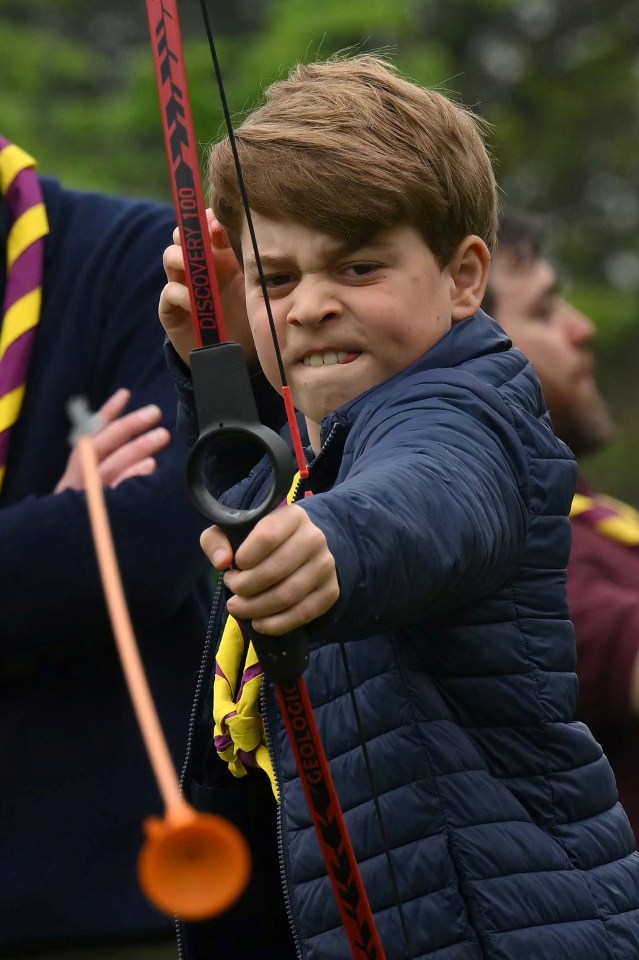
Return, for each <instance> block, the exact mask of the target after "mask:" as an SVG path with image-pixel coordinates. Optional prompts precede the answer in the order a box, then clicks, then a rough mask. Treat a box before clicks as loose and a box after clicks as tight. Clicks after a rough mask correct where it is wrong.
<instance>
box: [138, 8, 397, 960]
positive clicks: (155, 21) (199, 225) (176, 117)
mask: <svg viewBox="0 0 639 960" xmlns="http://www.w3.org/2000/svg"><path fill="white" fill-rule="evenodd" d="M146 4H147V13H148V17H149V26H150V31H151V41H152V46H153V54H154V60H155V66H156V77H157V84H158V92H159V97H160V105H161V111H162V121H163V126H164V137H165V144H166V150H167V156H168V160H169V167H170V171H171V179H172V185H173V195H174V200H175V206H176V210H177V215H178V221H179V225H180V233H181V239H182V246H183V250H184V256H185V263H186V276H187V285H188V287H189V294H190V300H191V307H192V312H193V319H194V324H195V328H196V336H197V342H198V344H201V345H203V346H202V347H201V348H200V349H196V350H194V351H193V353H192V354H191V370H192V377H193V389H194V393H195V402H196V410H197V415H198V423H199V428H200V436H199V438H198V440H197V442H196V444H195V445H194V447H193V449H192V451H191V454H190V456H189V461H188V466H187V479H188V484H189V488H190V491H191V495H192V497H193V499H194V502H195V504H196V506H197V507H198V508H199V510H200V511H201V512H202V513H203V514H204V515H205V516H206V517H208V518H209V519H211V520H213V521H214V522H215V523H216V524H218V525H219V526H220V527H221V528H222V530H223V531H224V532H225V534H226V535H227V537H228V538H229V541H230V543H231V546H232V548H233V550H234V551H236V550H237V548H238V547H239V545H240V544H241V543H242V542H243V540H244V539H245V537H246V536H247V535H248V534H249V533H250V531H251V530H252V529H253V527H254V526H255V524H256V523H257V522H258V521H259V520H260V519H261V518H262V517H264V516H265V515H266V514H267V513H269V512H270V511H271V510H272V509H273V508H274V507H276V506H278V505H279V504H280V503H281V502H282V501H283V500H284V499H285V497H286V493H287V491H288V489H289V488H290V485H291V481H292V478H293V472H294V467H293V463H292V459H291V455H290V451H289V450H288V447H287V445H286V444H285V442H284V441H283V440H282V438H281V437H280V436H279V435H278V434H276V433H275V432H274V431H272V430H270V429H268V428H267V427H266V426H264V425H263V424H262V423H260V421H259V418H258V415H257V410H256V406H255V400H254V398H253V394H252V390H251V386H250V381H249V376H248V372H247V369H246V365H245V363H244V360H243V356H242V353H241V348H240V347H239V346H238V344H235V343H229V342H228V341H226V340H225V331H224V326H223V323H222V320H221V309H220V297H219V292H218V291H217V283H216V279H215V270H214V266H213V257H212V253H211V250H210V244H209V239H208V236H209V235H208V225H207V223H206V216H205V212H204V201H203V194H202V189H201V185H200V182H199V174H198V170H199V163H198V156H197V149H196V146H195V135H194V129H193V121H192V117H191V110H190V105H189V98H188V89H187V82H186V72H185V68H184V56H183V51H182V41H181V35H180V28H179V21H178V13H177V3H176V0H146ZM201 6H202V12H203V15H204V19H205V24H206V29H207V34H208V39H209V45H210V47H211V54H212V56H213V62H214V67H215V73H216V78H217V81H218V88H219V93H220V97H221V100H222V106H223V109H224V115H225V119H226V123H227V130H228V135H229V140H230V143H231V147H232V150H233V155H234V158H235V161H236V170H237V175H238V182H239V186H240V192H241V194H242V201H243V204H244V212H245V215H246V218H247V225H248V227H249V232H250V235H251V239H252V242H253V246H254V251H255V257H256V262H257V264H258V272H259V275H260V283H261V284H262V291H263V294H264V302H265V305H266V309H267V313H268V318H269V324H270V327H271V332H272V335H273V343H274V348H275V351H276V355H277V359H278V365H279V369H280V376H281V378H282V393H283V396H284V401H285V406H286V411H287V418H288V422H289V425H290V429H291V435H292V437H293V442H294V446H295V449H296V453H297V459H298V464H299V467H300V473H301V475H302V476H303V477H304V476H306V475H307V469H306V463H305V460H304V455H303V450H302V445H301V441H300V438H299V429H298V425H297V420H296V416H295V412H294V410H293V405H292V402H291V398H290V392H289V388H288V386H287V384H286V379H285V372H284V367H283V363H282V360H281V355H280V352H279V345H278V343H277V336H276V333H275V327H274V324H273V320H272V315H271V311H270V305H269V300H268V291H267V290H266V286H265V282H264V278H263V273H262V268H261V260H260V257H259V251H258V249H257V242H256V239H255V233H254V230H253V223H252V219H251V212H250V208H249V204H248V199H247V194H246V189H245V186H244V181H243V178H242V170H241V165H240V164H239V157H238V155H237V148H236V143H235V138H234V132H233V127H232V124H231V122H230V115H229V112H228V107H227V105H226V96H225V93H224V86H223V83H222V78H221V73H220V69H219V62H218V60H217V54H216V52H215V45H214V43H213V37H212V34H211V30H210V26H209V22H208V17H207V15H206V9H205V7H204V5H203V4H201ZM192 200H195V202H196V204H197V210H196V209H194V208H193V207H192V205H191V204H192ZM191 231H194V232H191ZM203 263H206V269H207V270H208V272H209V276H208V284H207V283H206V282H205V281H204V280H203V279H202V272H201V270H202V264H203ZM200 284H201V288H200V287H199V286H198V285H200ZM200 290H201V291H206V292H205V293H200ZM211 305H212V309H211ZM247 449H248V450H249V452H250V453H251V455H253V454H255V460H258V459H260V458H261V457H262V456H264V454H266V455H268V457H269V459H270V462H271V467H272V476H273V480H272V485H271V488H270V490H269V492H268V493H267V495H266V497H265V499H264V501H263V502H262V503H260V504H259V505H258V506H257V507H253V508H251V509H249V510H237V509H233V508H231V507H227V506H225V505H224V504H223V503H221V502H220V501H219V500H218V499H217V498H216V497H215V496H214V495H213V492H212V491H211V489H210V487H209V485H208V483H207V464H208V462H209V460H210V458H211V457H212V456H213V457H216V458H220V457H227V458H228V459H232V456H233V454H235V455H236V456H237V455H238V454H242V456H237V459H238V460H241V462H246V458H245V456H244V455H245V454H246V452H247ZM238 479H240V478H239V477H238ZM248 630H249V635H250V638H251V640H252V641H253V644H254V647H255V650H256V652H257V655H258V657H259V660H260V663H261V664H262V668H263V670H264V675H265V678H266V679H267V680H268V681H270V682H272V683H274V684H275V686H276V690H277V696H278V700H279V704H280V708H281V711H282V715H283V718H284V722H285V724H286V728H287V731H288V735H289V737H290V740H291V744H292V748H293V753H294V756H295V760H296V764H297V769H298V773H299V775H300V777H301V780H302V783H303V786H304V790H305V794H306V798H307V801H308V803H309V808H310V811H311V815H312V818H313V822H314V825H315V829H316V831H317V836H318V839H319V843H320V847H321V849H322V854H323V856H324V860H325V862H326V867H327V871H328V874H329V876H330V879H331V883H332V886H333V890H334V893H335V896H336V899H337V903H338V907H339V910H340V915H341V918H342V922H343V924H344V928H345V930H346V933H347V936H348V939H349V942H350V946H351V951H352V954H353V957H354V958H355V960H384V949H383V946H382V943H381V940H380V938H379V934H378V932H377V928H376V926H375V921H374V919H373V914H372V911H371V908H370V905H369V902H368V898H367V895H366V891H365V889H364V886H363V883H362V879H361V876H360V872H359V868H358V865H357V861H356V859H355V855H354V852H353V848H352V845H351V842H350V838H349V836H348V831H347V829H346V825H345V823H344V817H343V814H342V811H341V809H340V805H339V801H338V798H337V793H336V791H335V786H334V784H333V780H332V777H331V773H330V768H329V765H328V761H327V759H326V755H325V752H324V749H323V746H322V743H321V740H320V736H319V732H318V729H317V725H316V722H315V718H314V715H313V709H312V706H311V702H310V698H309V696H308V692H307V689H306V685H305V683H304V680H303V679H302V677H301V673H302V672H303V670H304V668H305V667H306V664H307V661H308V642H307V640H306V638H305V636H304V634H303V633H301V632H299V631H297V632H295V633H292V634H289V635H287V636H285V637H268V636H264V635H262V634H258V633H256V632H255V631H253V630H252V628H251V627H250V625H249V627H248Z"/></svg>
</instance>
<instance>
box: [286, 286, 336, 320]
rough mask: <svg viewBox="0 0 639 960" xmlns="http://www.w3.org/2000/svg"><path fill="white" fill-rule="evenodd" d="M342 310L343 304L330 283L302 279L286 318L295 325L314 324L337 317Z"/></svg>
mask: <svg viewBox="0 0 639 960" xmlns="http://www.w3.org/2000/svg"><path fill="white" fill-rule="evenodd" d="M341 312H342V311H341V304H340V302H339V300H338V299H337V298H336V297H335V295H334V293H333V292H332V290H331V288H330V286H329V285H328V284H325V283H322V282H321V281H311V280H309V281H306V282H305V281H304V280H302V281H301V282H300V283H298V285H297V287H296V288H295V293H294V296H293V300H292V303H291V305H290V308H289V311H288V314H287V316H286V320H287V322H288V323H290V324H292V325H293V326H313V325H318V324H321V323H324V322H325V321H326V320H333V319H336V318H337V317H339V315H340V314H341Z"/></svg>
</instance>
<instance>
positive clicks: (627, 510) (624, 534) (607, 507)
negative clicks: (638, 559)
mask: <svg viewBox="0 0 639 960" xmlns="http://www.w3.org/2000/svg"><path fill="white" fill-rule="evenodd" d="M577 517H578V518H579V519H580V520H583V521H585V522H586V523H589V524H590V526H592V527H594V529H595V530H597V531H598V533H601V534H602V536H604V537H608V539H609V540H615V541H616V542H617V543H622V544H624V546H626V547H637V546H639V512H637V510H635V509H634V507H631V506H629V505H628V504H627V503H622V501H621V500H615V499H613V497H607V496H604V495H603V494H596V495H593V496H586V495H585V494H583V493H576V494H575V496H574V499H573V501H572V507H571V508H570V519H571V520H574V519H575V518H577Z"/></svg>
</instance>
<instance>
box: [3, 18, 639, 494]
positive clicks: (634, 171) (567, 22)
mask: <svg viewBox="0 0 639 960" xmlns="http://www.w3.org/2000/svg"><path fill="white" fill-rule="evenodd" d="M0 6H1V9H2V18H1V19H0V49H2V51H3V55H2V58H0V83H1V84H2V90H3V97H2V103H1V105H0V130H1V131H2V132H3V133H4V134H5V135H6V136H8V137H10V138H12V139H14V140H16V141H17V142H19V143H21V144H22V145H23V146H24V147H25V148H26V149H28V150H30V151H31V152H33V153H34V154H35V155H36V156H37V157H38V158H39V160H40V166H41V169H43V170H45V171H46V170H48V171H51V172H54V173H55V174H56V175H59V176H60V177H61V178H62V179H64V180H65V182H67V183H68V184H70V185H76V186H80V187H95V188H102V189H110V190H115V191H118V192H125V193H133V194H145V195H150V196H157V197H163V198H168V196H169V184H168V176H167V172H166V160H165V157H164V150H163V142H162V130H161V121H160V113H159V108H158V102H157V93H156V88H155V79H154V72H153V63H152V57H151V52H150V46H149V40H148V26H147V20H146V12H145V7H144V3H143V2H142V0H137V2H136V3H133V4H132V3H130V2H129V0H111V2H110V3H109V4H108V5H105V4H100V5H96V4H87V3H86V0H56V2H55V3H51V0H20V2H18V0H0ZM208 9H209V12H210V16H211V18H212V20H213V24H214V30H215V33H216V38H217V42H218V48H219V54H220V57H221V60H222V67H223V71H224V74H225V81H226V86H227V92H228V96H229V101H230V103H231V108H232V110H233V111H234V112H235V113H236V114H237V115H238V116H241V114H242V112H243V111H244V110H246V109H247V108H249V107H251V106H252V105H253V104H254V103H255V102H256V101H257V100H258V99H259V95H260V92H261V90H262V89H263V86H264V85H265V84H266V83H268V82H270V81H271V80H273V79H276V78H277V77H278V76H280V75H281V74H282V73H283V72H284V71H286V70H287V68H288V67H289V65H290V64H291V63H293V62H295V61H298V60H304V61H308V60H311V59H315V58H317V57H318V56H327V55H329V54H331V53H333V52H335V51H336V50H339V49H343V48H346V47H350V46H355V47H356V48H358V49H361V50H379V49H383V50H387V51H388V52H389V53H390V54H391V55H392V56H393V57H394V58H395V59H396V61H397V63H398V65H399V66H400V67H401V69H402V70H404V71H405V72H406V73H407V74H408V75H409V76H411V77H412V78H413V79H415V80H417V81H418V82H420V83H424V84H427V85H432V86H438V87H440V88H441V89H443V90H445V91H446V92H448V93H450V94H452V95H453V96H455V97H458V98H459V99H460V100H462V101H463V102H464V103H467V104H469V105H470V106H472V107H473V109H475V110H476V111H477V112H478V113H480V114H482V115H483V116H485V117H486V118H487V119H488V120H490V122H491V123H492V124H493V134H492V150H493V154H494V157H495V161H496V169H497V175H498V180H499V182H500V187H501V192H502V202H503V206H504V207H506V208H518V209H522V210H527V211H531V210H534V211H535V213H537V214H541V215H543V216H545V217H546V218H548V219H549V221H550V230H549V234H550V236H551V237H552V239H553V253H554V255H555V257H556V259H557V260H558V262H559V263H560V264H561V266H562V269H563V273H564V278H565V282H566V284H567V286H568V288H569V292H570V294H571V296H574V298H575V299H576V301H577V302H578V303H579V304H580V305H581V306H582V308H583V309H585V310H586V311H587V312H588V313H590V314H591V315H592V316H593V318H594V319H595V320H596V321H597V323H598V326H599V329H600V333H601V339H602V341H603V342H604V343H605V344H606V358H607V360H606V362H607V363H608V364H609V365H614V367H615V369H616V370H617V371H621V370H622V369H626V368H627V364H623V363H621V362H620V361H621V359H625V358H626V356H627V353H628V349H629V344H633V343H634V342H636V339H637V338H639V229H638V228H639V166H638V165H637V163H636V159H635V157H636V152H637V150H636V145H637V133H638V130H637V119H638V115H639V57H638V56H637V51H638V41H639V5H637V4H636V3H635V2H633V0H606V2H604V0H578V2H576V3H573V4H566V3H564V2H562V0H394V2H392V3H391V2H389V0H348V2H344V0H323V2H322V3H317V2H313V0H236V2H235V3H233V4H223V3H221V2H219V0H217V2H213V0H209V2H208ZM180 16H181V21H182V31H183V34H184V37H185V41H186V58H187V70H188V75H189V80H190V88H191V98H192V101H193V107H194V114H195V121H196V130H197V133H198V136H199V138H200V140H201V141H202V143H203V144H205V143H206V142H208V141H210V140H211V139H215V138H216V137H217V136H218V134H219V132H220V130H221V121H222V117H221V113H220V109H219V105H218V97H217V92H216V90H215V84H214V81H213V74H212V67H211V63H210V57H209V53H208V48H207V45H206V42H205V40H204V31H203V26H202V23H201V19H200V12H199V5H198V4H197V3H196V2H195V0H181V2H180ZM616 351H623V358H621V357H618V356H617V353H616ZM628 376H629V377H630V378H633V373H632V372H631V371H629V372H628ZM619 383H620V381H619V378H617V377H612V378H611V384H612V389H613V391H614V389H615V385H616V384H619ZM626 399H627V398H626ZM627 435H628V436H629V435H630V432H629V430H628V429H627ZM619 449H621V453H619V452H618V450H617V448H615V449H614V450H611V452H610V453H609V454H606V456H609V457H612V458H613V459H614V457H617V464H616V466H614V467H613V468H611V469H613V470H617V469H618V466H619V462H620V461H621V460H622V459H623V458H624V457H626V455H627V457H630V456H631V455H632V457H633V462H634V464H635V466H634V467H633V469H634V471H635V477H638V476H639V450H637V449H636V448H634V449H633V448H632V445H629V444H628V442H627V441H626V442H625V444H622V446H621V448H619ZM601 463H602V466H601V469H608V467H607V466H606V463H607V461H606V460H605V457H604V458H603V460H601ZM633 482H634V484H635V488H636V489H637V490H638V491H639V482H637V480H635V481H633ZM638 498H639V493H638V495H637V497H635V498H634V500H635V502H636V501H637V499H638ZM631 499H632V498H631Z"/></svg>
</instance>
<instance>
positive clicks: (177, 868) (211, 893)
mask: <svg viewBox="0 0 639 960" xmlns="http://www.w3.org/2000/svg"><path fill="white" fill-rule="evenodd" d="M144 828H145V831H146V834H147V839H146V842H145V844H144V847H143V848H142V852H141V854H140V860H139V863H138V876H139V879H140V886H141V887H142V890H143V891H144V894H145V895H146V897H147V898H148V899H149V900H150V901H151V903H152V904H153V905H154V906H156V907H157V908H158V909H159V910H162V911H163V912H164V913H168V914H169V915H170V916H178V917H180V918H181V919H183V920H204V919H206V918H207V917H213V916H215V915H216V914H219V913H223V912H224V911H225V910H228V908H229V907H231V906H232V905H233V904H234V903H235V901H236V900H237V899H238V897H240V895H241V894H242V893H243V892H244V890H245V889H246V886H247V884H248V881H249V877H250V873H251V855H250V852H249V848H248V844H247V842H246V840H245V839H244V837H243V836H242V834H241V833H240V831H239V830H238V829H237V827H235V826H234V825H233V824H232V823H229V821H228V820H224V819H223V818H222V817H218V816H214V815H213V814H210V813H197V812H196V811H195V810H193V808H192V807H190V806H189V805H188V804H183V805H182V804H181V805H180V807H179V808H177V809H176V810H174V811H170V812H167V814H166V816H165V817H164V819H160V818H159V817H149V818H148V819H147V820H146V821H145V823H144Z"/></svg>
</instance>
